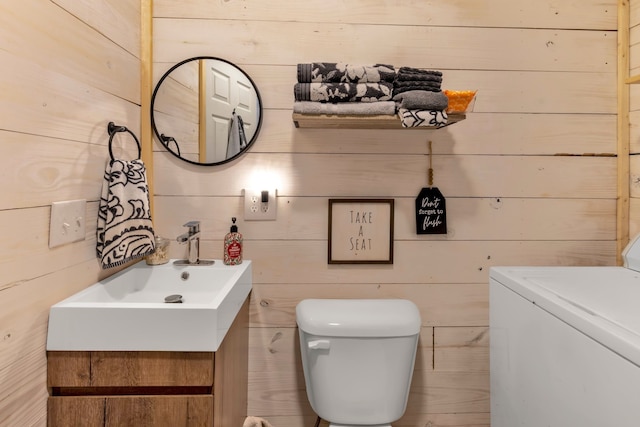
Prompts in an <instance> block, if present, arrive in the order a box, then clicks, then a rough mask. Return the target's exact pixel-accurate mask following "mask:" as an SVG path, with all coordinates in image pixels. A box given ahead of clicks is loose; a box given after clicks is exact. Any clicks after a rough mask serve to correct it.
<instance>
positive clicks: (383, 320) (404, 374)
mask: <svg viewBox="0 0 640 427" xmlns="http://www.w3.org/2000/svg"><path fill="white" fill-rule="evenodd" d="M296 321H297V324H298V332H299V334H300V351H301V356H302V366H303V368H304V380H305V385H306V390H307V396H308V399H309V403H310V404H311V407H312V408H313V410H314V411H315V412H316V414H318V416H320V417H321V418H322V419H324V420H325V421H328V422H329V425H330V427H355V426H358V427H364V426H366V427H391V423H392V422H394V421H397V420H398V419H400V418H401V417H402V415H403V414H404V411H405V409H406V407H407V399H408V397H409V386H410V385H411V377H412V375H413V366H414V363H415V358H416V350H417V346H418V336H419V335H420V325H421V320H420V312H419V311H418V308H417V307H416V305H415V304H414V303H413V302H411V301H408V300H404V299H306V300H303V301H301V302H300V303H299V304H298V305H297V306H296Z"/></svg>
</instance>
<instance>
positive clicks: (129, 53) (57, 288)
mask: <svg viewBox="0 0 640 427" xmlns="http://www.w3.org/2000/svg"><path fill="white" fill-rule="evenodd" d="M139 39H140V2H139V1H137V0H124V1H123V0H117V1H115V0H82V1H67V0H56V1H51V0H25V1H12V2H3V3H2V5H0V40H2V41H0V60H2V63H3V64H4V65H3V67H2V68H1V69H0V90H1V91H2V93H3V96H2V98H1V99H0V178H2V183H3V185H2V187H1V189H0V200H1V202H0V230H1V231H2V233H1V234H2V236H3V238H2V243H1V244H0V271H1V273H0V425H2V426H36V427H39V426H45V425H46V423H47V414H46V407H47V406H46V405H47V395H48V393H47V384H46V371H47V366H46V358H45V344H46V333H47V319H48V312H49V307H50V306H51V305H53V304H54V303H56V302H58V301H60V300H62V299H64V298H66V297H67V296H69V295H71V294H73V293H75V292H77V291H79V290H80V289H82V288H84V287H86V286H87V285H90V284H91V283H94V282H95V281H96V280H98V279H99V278H100V277H103V276H105V275H108V274H111V273H112V272H110V271H107V272H105V271H101V270H100V268H99V266H98V263H97V261H96V259H95V221H96V219H97V202H98V199H99V196H100V190H101V186H102V174H103V172H104V167H105V164H106V159H107V157H108V151H107V147H106V145H107V141H108V135H107V132H106V128H107V123H108V122H109V121H115V122H117V123H121V124H123V125H126V126H128V127H129V128H130V129H132V130H134V131H135V132H136V133H137V132H138V130H139V129H140V111H141V110H140V78H139V75H140V71H139V70H140V59H139V50H140V40H139ZM118 143H119V141H116V145H117V146H116V153H117V154H122V155H123V156H124V155H128V151H127V149H126V148H121V147H120V146H119V145H118ZM74 199H86V200H87V202H88V203H87V211H86V213H85V215H86V224H87V227H86V239H85V240H84V241H80V242H76V243H71V244H67V245H63V246H59V247H56V248H53V249H49V247H48V240H49V215H50V205H51V203H52V202H54V201H61V200H74ZM83 409H84V410H88V408H78V407H77V408H76V409H74V410H83ZM53 416H55V414H53Z"/></svg>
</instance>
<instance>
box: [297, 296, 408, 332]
mask: <svg viewBox="0 0 640 427" xmlns="http://www.w3.org/2000/svg"><path fill="white" fill-rule="evenodd" d="M296 320H297V323H298V327H299V328H300V329H301V330H302V331H304V332H306V333H308V334H312V335H320V336H329V337H402V336H409V335H416V334H419V333H420V326H421V320H420V312H419V311H418V307H416V305H415V304H414V303H413V302H411V301H409V300H404V299H306V300H303V301H301V302H300V303H299V304H298V305H297V306H296Z"/></svg>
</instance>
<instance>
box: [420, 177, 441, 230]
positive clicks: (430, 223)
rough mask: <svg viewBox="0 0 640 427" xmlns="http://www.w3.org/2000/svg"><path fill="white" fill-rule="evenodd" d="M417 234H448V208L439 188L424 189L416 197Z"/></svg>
mask: <svg viewBox="0 0 640 427" xmlns="http://www.w3.org/2000/svg"><path fill="white" fill-rule="evenodd" d="M416 233H417V234H447V208H446V202H445V200H444V196H443V195H442V193H441V192H440V190H438V188H437V187H428V188H423V189H422V190H421V191H420V194H418V197H416Z"/></svg>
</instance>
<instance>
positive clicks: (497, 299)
mask: <svg viewBox="0 0 640 427" xmlns="http://www.w3.org/2000/svg"><path fill="white" fill-rule="evenodd" d="M623 257H624V260H625V266H624V267H493V268H492V269H491V272H490V342H491V344H490V360H491V362H490V369H491V370H490V376H491V426H492V427H541V426H544V427H638V426H640V273H639V272H638V271H640V240H639V239H638V238H636V239H635V240H634V241H633V242H632V243H631V244H630V245H629V246H628V247H627V248H626V249H625V251H624V253H623Z"/></svg>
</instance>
